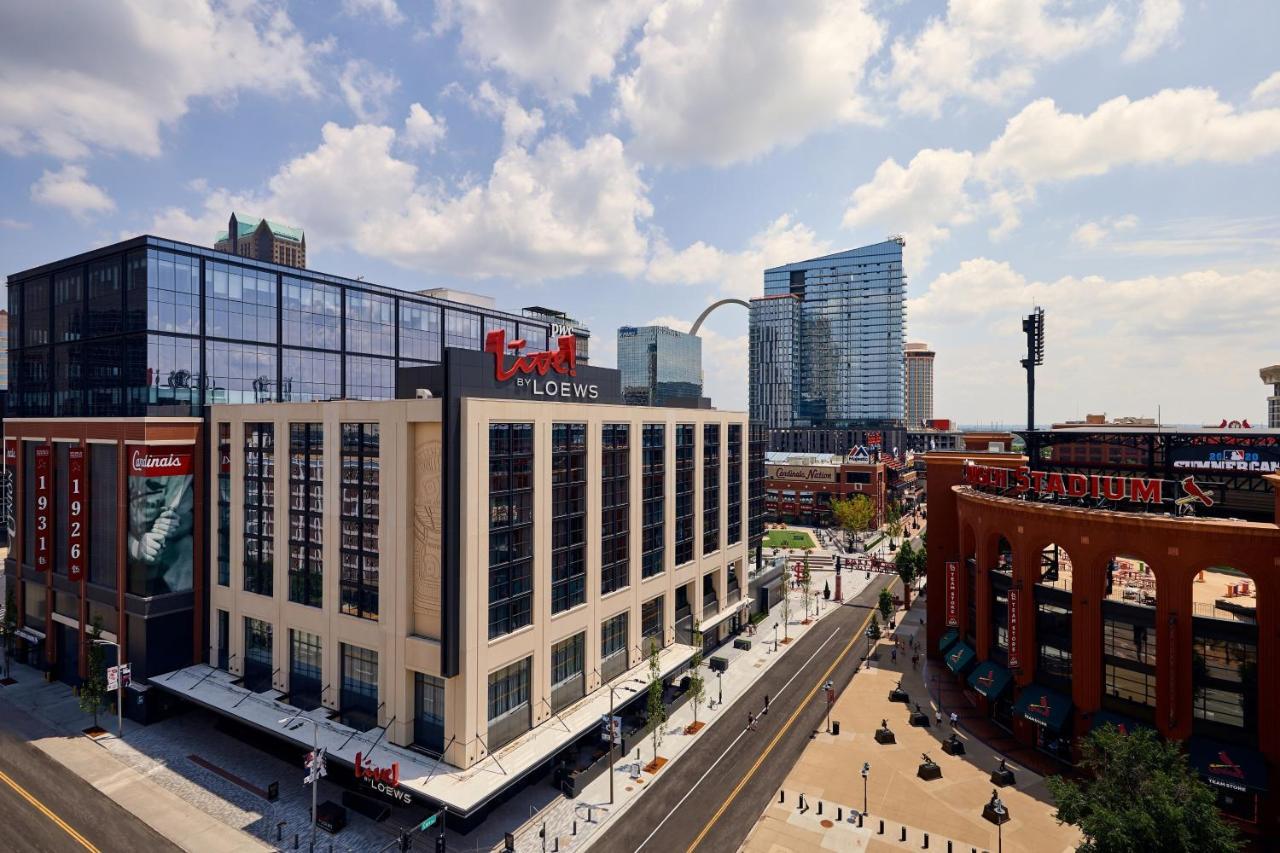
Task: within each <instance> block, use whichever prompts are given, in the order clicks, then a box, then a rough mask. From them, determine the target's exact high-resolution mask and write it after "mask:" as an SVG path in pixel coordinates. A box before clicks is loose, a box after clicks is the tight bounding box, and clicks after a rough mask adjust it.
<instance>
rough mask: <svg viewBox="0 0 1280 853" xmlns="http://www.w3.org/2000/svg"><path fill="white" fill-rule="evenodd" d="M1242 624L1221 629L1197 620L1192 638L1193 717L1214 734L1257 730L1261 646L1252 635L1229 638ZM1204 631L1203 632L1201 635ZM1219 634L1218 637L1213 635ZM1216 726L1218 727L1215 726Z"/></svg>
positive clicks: (1250, 628)
mask: <svg viewBox="0 0 1280 853" xmlns="http://www.w3.org/2000/svg"><path fill="white" fill-rule="evenodd" d="M1240 627H1244V626H1241V625H1234V624H1233V625H1230V626H1229V627H1228V626H1218V625H1216V624H1214V623H1212V622H1211V621H1210V620H1207V619H1196V620H1195V631H1194V633H1193V635H1192V640H1191V643H1192V647H1191V657H1192V672H1191V684H1192V691H1193V693H1192V714H1193V716H1194V718H1195V719H1196V720H1202V721H1204V722H1205V723H1208V724H1210V725H1209V726H1197V728H1201V729H1207V730H1208V731H1207V732H1206V733H1208V734H1213V733H1215V732H1213V730H1212V729H1213V728H1215V727H1222V726H1226V727H1230V728H1233V729H1243V730H1245V731H1246V732H1249V733H1256V732H1257V730H1258V713H1257V709H1258V688H1257V683H1258V646H1257V643H1256V641H1255V639H1254V637H1255V636H1256V634H1254V633H1253V632H1254V631H1255V630H1256V629H1255V628H1254V627H1253V626H1248V631H1249V634H1250V635H1251V636H1229V635H1228V634H1231V633H1236V631H1237V629H1239V628H1240ZM1202 632H1203V633H1202ZM1214 634H1219V636H1214ZM1214 724H1216V726H1215V725H1214Z"/></svg>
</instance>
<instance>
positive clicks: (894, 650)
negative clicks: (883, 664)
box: [889, 646, 898, 663]
mask: <svg viewBox="0 0 1280 853" xmlns="http://www.w3.org/2000/svg"><path fill="white" fill-rule="evenodd" d="M889 657H890V658H892V659H893V662H894V663H897V662H898V647H897V646H894V647H893V648H892V649H891V650H890V651H889Z"/></svg>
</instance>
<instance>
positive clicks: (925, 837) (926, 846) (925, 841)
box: [923, 832, 929, 850]
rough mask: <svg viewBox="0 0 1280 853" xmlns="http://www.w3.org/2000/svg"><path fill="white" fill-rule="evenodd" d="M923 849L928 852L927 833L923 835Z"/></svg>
mask: <svg viewBox="0 0 1280 853" xmlns="http://www.w3.org/2000/svg"><path fill="white" fill-rule="evenodd" d="M923 849H925V850H928V849H929V833H927V832H926V833H925V834H924V848H923Z"/></svg>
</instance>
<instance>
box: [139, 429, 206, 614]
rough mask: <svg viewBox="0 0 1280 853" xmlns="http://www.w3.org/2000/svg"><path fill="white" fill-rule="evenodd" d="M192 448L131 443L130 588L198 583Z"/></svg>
mask: <svg viewBox="0 0 1280 853" xmlns="http://www.w3.org/2000/svg"><path fill="white" fill-rule="evenodd" d="M192 450H193V449H192V448H191V447H176V446H175V447H155V446H151V447H143V446H139V445H134V446H131V447H130V448H129V590H130V592H134V593H135V594H137V593H141V594H145V595H162V594H164V593H167V592H187V591H189V590H190V589H191V588H192V579H193V572H194V567H195V542H194V537H193V531H194V528H195V482H194V480H195V468H194V458H193V455H192Z"/></svg>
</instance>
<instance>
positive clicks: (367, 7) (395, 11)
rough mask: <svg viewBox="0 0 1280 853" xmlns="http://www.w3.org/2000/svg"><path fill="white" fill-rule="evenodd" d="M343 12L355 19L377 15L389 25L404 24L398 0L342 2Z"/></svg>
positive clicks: (351, 0) (343, 0)
mask: <svg viewBox="0 0 1280 853" xmlns="http://www.w3.org/2000/svg"><path fill="white" fill-rule="evenodd" d="M342 11H343V12H345V13H346V14H348V15H350V16H351V17H353V18H363V17H365V16H366V15H377V16H378V17H380V18H382V20H383V21H384V22H386V23H388V24H392V25H395V24H403V23H404V21H405V17H404V13H403V12H401V11H400V7H399V6H397V5H396V0H342Z"/></svg>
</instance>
